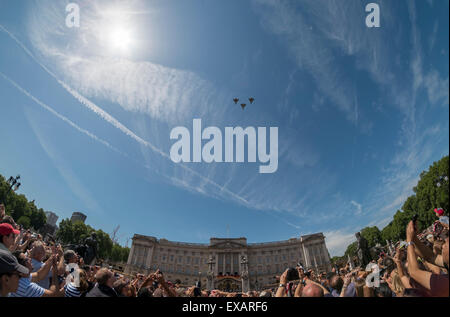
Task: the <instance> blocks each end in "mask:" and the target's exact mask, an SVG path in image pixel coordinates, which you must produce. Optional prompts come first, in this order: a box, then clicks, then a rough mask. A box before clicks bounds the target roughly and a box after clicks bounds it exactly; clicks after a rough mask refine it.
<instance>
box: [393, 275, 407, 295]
mask: <svg viewBox="0 0 450 317" xmlns="http://www.w3.org/2000/svg"><path fill="white" fill-rule="evenodd" d="M391 283H392V291H394V292H395V294H403V292H404V291H405V286H404V285H403V283H402V279H401V278H400V275H399V274H398V273H397V271H396V270H394V271H392V273H391Z"/></svg>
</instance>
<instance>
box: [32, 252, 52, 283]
mask: <svg viewBox="0 0 450 317" xmlns="http://www.w3.org/2000/svg"><path fill="white" fill-rule="evenodd" d="M54 260H55V257H54V256H53V255H52V256H51V257H49V258H48V260H47V261H46V262H45V263H44V265H43V266H42V267H41V268H40V269H39V270H38V271H37V272H33V273H31V281H32V282H34V283H37V282H40V281H42V280H43V279H44V278H46V277H47V275H48V273H49V272H50V269H51V268H52V265H53V261H54Z"/></svg>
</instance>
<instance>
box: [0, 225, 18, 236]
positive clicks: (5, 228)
mask: <svg viewBox="0 0 450 317" xmlns="http://www.w3.org/2000/svg"><path fill="white" fill-rule="evenodd" d="M11 233H14V234H19V233H20V231H19V230H16V229H14V228H13V226H11V225H10V224H9V223H0V235H1V236H9V235H10V234H11Z"/></svg>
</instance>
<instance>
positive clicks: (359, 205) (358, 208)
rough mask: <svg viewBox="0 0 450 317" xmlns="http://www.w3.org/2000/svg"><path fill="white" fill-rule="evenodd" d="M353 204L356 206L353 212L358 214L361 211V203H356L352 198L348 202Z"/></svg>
mask: <svg viewBox="0 0 450 317" xmlns="http://www.w3.org/2000/svg"><path fill="white" fill-rule="evenodd" d="M350 203H351V204H352V205H353V206H355V207H356V212H355V214H356V215H360V214H361V213H362V205H361V204H358V203H357V202H356V201H354V200H352V201H351V202H350Z"/></svg>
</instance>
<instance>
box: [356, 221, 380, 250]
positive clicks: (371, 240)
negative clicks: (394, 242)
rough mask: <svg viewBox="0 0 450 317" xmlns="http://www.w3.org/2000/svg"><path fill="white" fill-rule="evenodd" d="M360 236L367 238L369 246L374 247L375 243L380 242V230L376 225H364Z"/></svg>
mask: <svg viewBox="0 0 450 317" xmlns="http://www.w3.org/2000/svg"><path fill="white" fill-rule="evenodd" d="M361 236H362V237H363V238H365V239H366V240H367V243H368V245H369V248H371V247H374V246H375V245H376V244H377V243H379V244H382V243H383V239H382V237H381V231H380V229H378V227H377V226H375V227H366V228H364V229H362V230H361Z"/></svg>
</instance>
